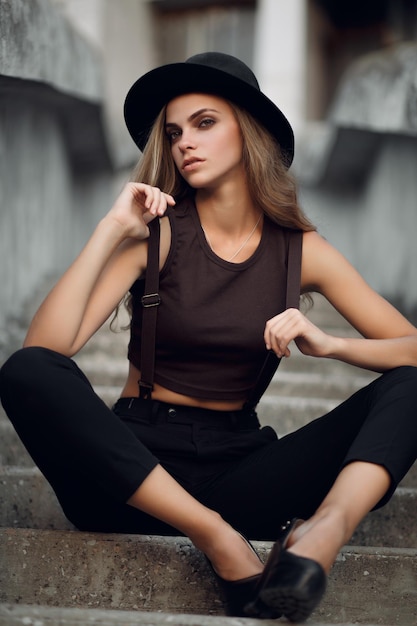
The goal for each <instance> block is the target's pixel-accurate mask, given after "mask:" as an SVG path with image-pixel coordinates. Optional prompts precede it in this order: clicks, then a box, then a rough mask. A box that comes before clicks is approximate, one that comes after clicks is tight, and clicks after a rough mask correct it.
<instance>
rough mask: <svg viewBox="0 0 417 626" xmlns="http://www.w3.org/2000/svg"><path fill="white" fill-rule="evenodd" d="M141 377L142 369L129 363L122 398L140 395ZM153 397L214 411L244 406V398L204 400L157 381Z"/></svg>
mask: <svg viewBox="0 0 417 626" xmlns="http://www.w3.org/2000/svg"><path fill="white" fill-rule="evenodd" d="M139 379H140V371H139V370H138V369H137V368H136V367H135V366H134V365H132V363H130V364H129V374H128V377H127V381H126V384H125V386H124V388H123V391H122V393H121V397H122V398H135V397H138V395H139V386H138V380H139ZM152 399H153V400H160V401H161V402H167V403H168V404H183V405H185V406H196V407H200V408H202V409H212V410H213V411H237V410H239V409H241V408H242V406H243V404H244V400H233V401H224V400H203V399H201V398H194V397H192V396H184V395H182V394H181V393H176V392H175V391H171V390H170V389H166V387H162V386H161V385H158V384H157V383H155V384H154V387H153V391H152Z"/></svg>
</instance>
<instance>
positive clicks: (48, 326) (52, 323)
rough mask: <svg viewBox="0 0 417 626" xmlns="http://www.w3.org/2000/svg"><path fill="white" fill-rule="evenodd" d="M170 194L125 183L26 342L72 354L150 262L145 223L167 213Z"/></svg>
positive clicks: (43, 308)
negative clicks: (148, 259)
mask: <svg viewBox="0 0 417 626" xmlns="http://www.w3.org/2000/svg"><path fill="white" fill-rule="evenodd" d="M168 204H171V205H173V204H174V200H173V198H172V197H171V196H169V195H167V194H163V193H162V192H161V191H160V190H159V189H156V188H153V187H149V186H148V185H142V184H138V183H129V184H128V185H126V187H125V188H124V190H123V191H122V193H121V194H120V196H119V197H118V199H117V200H116V202H115V204H114V206H113V207H112V209H111V210H110V212H109V213H108V214H107V215H106V217H104V218H103V219H102V220H101V221H100V223H99V224H98V226H97V228H96V229H95V231H94V233H93V234H92V236H91V238H90V239H89V241H88V242H87V244H86V246H85V247H84V249H83V250H82V251H81V253H80V254H79V256H78V257H77V259H76V260H75V261H74V262H73V264H72V265H71V266H70V267H69V268H68V270H67V271H66V272H65V274H64V275H63V276H62V278H61V279H60V280H59V281H58V283H57V284H56V285H55V287H54V288H53V289H52V291H51V292H50V294H49V295H48V296H47V298H46V299H45V301H44V302H43V304H42V305H41V307H40V308H39V310H38V312H37V313H36V315H35V317H34V319H33V321H32V323H31V325H30V327H29V330H28V333H27V336H26V339H25V342H24V345H25V346H33V345H36V346H43V347H46V348H50V349H52V350H56V351H57V352H61V353H62V354H65V355H67V356H72V355H74V354H75V353H76V352H78V350H80V348H81V347H82V346H83V345H84V344H85V343H86V342H87V341H88V339H89V338H90V337H91V336H92V335H93V334H94V333H95V332H96V330H97V329H98V328H99V327H100V326H101V325H102V324H103V322H105V320H106V319H107V318H108V317H109V315H110V314H111V312H112V311H113V310H114V308H115V307H116V306H117V304H118V303H119V302H120V300H121V299H122V297H123V296H124V295H125V293H126V292H127V291H128V289H129V287H130V286H131V285H132V284H133V282H134V281H135V280H136V278H137V277H138V276H139V275H140V274H141V273H142V272H143V270H144V269H145V267H146V256H147V244H146V239H147V237H148V235H149V229H148V227H147V224H148V223H149V221H150V220H152V219H154V218H155V217H157V216H158V217H159V216H162V215H163V214H164V213H165V210H166V207H167V205H168Z"/></svg>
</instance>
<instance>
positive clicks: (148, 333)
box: [139, 218, 161, 400]
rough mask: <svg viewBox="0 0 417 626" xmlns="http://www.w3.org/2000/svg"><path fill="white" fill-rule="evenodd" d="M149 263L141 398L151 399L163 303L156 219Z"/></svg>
mask: <svg viewBox="0 0 417 626" xmlns="http://www.w3.org/2000/svg"><path fill="white" fill-rule="evenodd" d="M148 227H149V239H148V262H147V266H146V277H145V291H144V295H143V296H142V307H143V313H142V333H141V352H140V364H141V377H140V380H139V397H140V398H143V399H145V400H149V399H150V398H151V393H152V389H153V375H154V369H155V338H156V316H157V313H158V306H159V304H160V302H161V298H160V297H159V293H158V290H159V240H160V223H159V218H155V219H154V220H152V221H151V222H149V224H148Z"/></svg>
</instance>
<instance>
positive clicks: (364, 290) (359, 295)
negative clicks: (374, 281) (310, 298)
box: [301, 231, 415, 338]
mask: <svg viewBox="0 0 417 626" xmlns="http://www.w3.org/2000/svg"><path fill="white" fill-rule="evenodd" d="M301 285H302V291H303V293H306V292H318V293H321V294H322V295H324V296H325V298H326V299H327V300H328V301H329V302H330V303H331V304H332V305H333V306H334V307H335V308H336V309H337V310H338V311H339V312H340V313H341V314H342V315H343V316H344V317H345V318H346V319H347V320H348V321H349V322H350V323H351V324H352V325H353V326H354V327H355V328H356V329H357V330H358V331H359V332H360V333H362V335H363V336H365V337H369V338H387V337H398V336H401V335H404V334H410V333H413V334H414V333H415V328H414V326H413V325H412V324H410V322H408V321H407V320H406V319H405V317H404V316H403V315H402V314H401V313H399V311H398V310H397V309H396V308H395V307H393V306H392V305H391V304H390V303H389V302H388V301H387V300H386V299H385V298H383V297H382V296H381V295H380V294H378V293H377V292H376V291H375V290H374V289H373V288H372V287H371V286H370V285H369V284H368V283H367V282H366V280H365V279H364V278H363V277H362V276H361V274H360V273H359V272H358V271H357V270H356V268H355V267H354V266H353V265H352V264H351V263H350V262H349V261H348V260H347V259H346V257H345V256H344V255H343V254H341V252H339V251H338V250H337V249H336V248H335V247H334V246H333V245H332V244H331V243H329V242H328V241H327V240H326V239H325V238H324V237H322V236H321V235H320V234H319V233H317V232H315V231H312V232H306V233H304V235H303V252H302V269H301Z"/></svg>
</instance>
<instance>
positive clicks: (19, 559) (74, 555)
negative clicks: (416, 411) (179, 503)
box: [0, 529, 417, 626]
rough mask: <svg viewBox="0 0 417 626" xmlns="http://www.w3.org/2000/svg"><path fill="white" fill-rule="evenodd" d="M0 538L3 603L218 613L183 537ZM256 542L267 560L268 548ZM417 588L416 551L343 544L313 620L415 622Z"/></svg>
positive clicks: (212, 590) (30, 533) (200, 562)
mask: <svg viewBox="0 0 417 626" xmlns="http://www.w3.org/2000/svg"><path fill="white" fill-rule="evenodd" d="M0 543H1V546H2V553H3V559H2V563H1V565H0V602H3V603H8V604H30V605H45V604H47V605H48V606H51V607H53V606H56V607H77V608H84V609H88V608H96V609H115V608H118V609H124V610H139V611H158V612H159V611H161V612H163V613H174V614H175V613H180V614H184V613H185V614H197V615H213V616H215V615H222V614H223V613H224V609H223V604H222V602H221V600H220V599H219V594H218V590H217V587H216V584H215V581H214V580H213V577H212V575H211V573H210V570H209V567H208V565H207V563H206V562H205V559H204V557H203V556H202V555H201V554H200V553H199V552H198V551H196V550H195V549H194V547H193V546H192V544H191V543H190V541H189V540H188V539H186V538H178V537H156V536H152V537H143V536H137V535H102V534H97V533H95V534H91V533H78V532H64V531H62V532H61V531H48V530H44V531H36V530H21V529H5V530H0ZM254 546H255V548H256V549H257V550H258V552H259V554H260V555H261V558H263V559H265V558H266V557H267V555H268V552H269V550H270V547H271V544H270V543H264V542H254ZM416 590H417V553H416V550H415V549H405V548H403V549H398V548H380V549H375V548H366V547H360V546H357V547H349V548H346V549H344V550H342V551H341V553H340V555H339V556H338V558H337V561H336V563H335V565H334V567H333V569H332V571H331V573H330V576H329V585H328V591H327V593H326V596H325V598H324V599H323V601H322V603H321V605H320V606H319V607H318V608H317V609H316V611H315V612H314V614H313V615H312V621H313V623H314V622H316V623H327V624H329V623H330V624H332V623H333V624H336V623H343V622H346V621H347V620H348V621H351V622H352V623H362V624H369V623H373V622H375V623H377V624H387V625H393V624H399V625H401V626H411V625H413V626H415V624H416V618H417V591H416ZM229 621H230V623H233V624H236V620H229ZM239 622H240V620H239ZM138 623H140V622H139V621H138Z"/></svg>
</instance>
